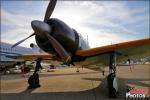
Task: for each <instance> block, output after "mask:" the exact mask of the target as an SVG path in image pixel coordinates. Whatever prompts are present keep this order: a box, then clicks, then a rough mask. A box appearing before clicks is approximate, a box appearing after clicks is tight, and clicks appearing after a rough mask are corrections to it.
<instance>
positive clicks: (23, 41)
mask: <svg viewBox="0 0 150 100" xmlns="http://www.w3.org/2000/svg"><path fill="white" fill-rule="evenodd" d="M33 35H35V33H33V34H31V35H30V36H28V37H27V38H25V39H22V40H21V41H19V42H17V43H15V44H14V45H12V46H11V48H14V47H16V46H17V45H19V44H20V43H22V42H24V41H25V40H27V39H28V38H30V37H32V36H33Z"/></svg>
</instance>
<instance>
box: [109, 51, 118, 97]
mask: <svg viewBox="0 0 150 100" xmlns="http://www.w3.org/2000/svg"><path fill="white" fill-rule="evenodd" d="M107 82H108V93H109V98H116V97H117V93H118V85H117V78H116V53H115V52H111V53H110V61H109V75H108V77H107Z"/></svg>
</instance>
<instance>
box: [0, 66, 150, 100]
mask: <svg viewBox="0 0 150 100" xmlns="http://www.w3.org/2000/svg"><path fill="white" fill-rule="evenodd" d="M105 70H106V72H105V76H103V75H102V73H101V72H99V71H93V70H90V69H86V68H80V72H79V73H77V72H76V68H65V69H54V70H53V71H51V72H42V73H40V85H41V86H40V87H39V88H36V89H28V88H27V87H28V84H27V80H28V77H29V76H30V75H31V74H32V73H28V74H25V78H22V77H21V75H20V74H13V75H12V74H11V75H2V76H1V84H0V92H1V95H0V100H111V99H109V98H108V88H107V82H106V81H107V80H106V76H107V75H108V68H106V69H105ZM117 77H118V87H119V93H118V97H117V99H115V100H124V99H125V96H126V90H127V89H128V88H129V87H135V88H146V89H150V65H136V66H134V69H133V70H132V72H131V71H130V68H129V66H117ZM148 96H149V95H147V97H148ZM147 99H148V98H147ZM112 100H114V99H112Z"/></svg>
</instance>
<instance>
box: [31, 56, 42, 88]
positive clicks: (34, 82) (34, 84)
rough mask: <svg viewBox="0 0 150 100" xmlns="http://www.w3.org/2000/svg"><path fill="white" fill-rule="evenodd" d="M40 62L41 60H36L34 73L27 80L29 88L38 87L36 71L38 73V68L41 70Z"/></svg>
mask: <svg viewBox="0 0 150 100" xmlns="http://www.w3.org/2000/svg"><path fill="white" fill-rule="evenodd" d="M41 60H42V59H40V58H38V59H37V60H36V67H35V70H34V73H33V75H31V76H30V77H29V79H28V84H29V88H37V87H40V84H39V74H38V71H39V69H40V68H42V67H41Z"/></svg>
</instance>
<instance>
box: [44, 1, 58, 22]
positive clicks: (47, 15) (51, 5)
mask: <svg viewBox="0 0 150 100" xmlns="http://www.w3.org/2000/svg"><path fill="white" fill-rule="evenodd" d="M56 2H57V0H51V1H50V2H49V5H48V7H47V10H46V13H45V17H44V22H47V20H48V19H49V18H50V16H51V15H52V13H53V10H54V8H55V5H56Z"/></svg>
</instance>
